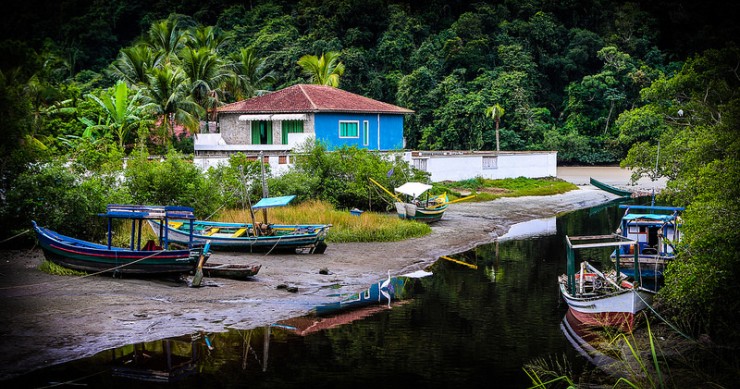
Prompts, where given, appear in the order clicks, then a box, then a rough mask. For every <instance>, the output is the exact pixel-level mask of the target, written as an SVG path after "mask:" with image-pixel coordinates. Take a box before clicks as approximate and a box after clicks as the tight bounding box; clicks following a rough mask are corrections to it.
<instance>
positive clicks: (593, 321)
mask: <svg viewBox="0 0 740 389" xmlns="http://www.w3.org/2000/svg"><path fill="white" fill-rule="evenodd" d="M565 239H566V243H567V250H568V252H567V254H568V264H567V274H564V275H561V276H560V277H559V278H558V282H559V284H560V294H561V296H562V297H563V300H565V302H566V303H567V304H568V308H569V309H570V310H571V311H572V314H573V316H574V317H576V318H577V319H578V320H579V321H580V322H581V323H583V324H586V325H593V326H606V327H616V328H619V329H621V330H623V331H626V332H630V331H632V328H633V327H634V320H635V314H637V313H638V312H640V311H641V310H643V309H645V308H646V307H647V306H648V305H649V304H650V303H651V302H652V300H653V296H654V295H655V293H656V290H654V289H649V288H646V287H643V285H641V284H640V283H639V280H634V279H632V280H630V279H628V277H627V276H626V275H624V273H621V272H617V271H616V270H613V271H611V272H609V273H606V274H605V273H602V272H601V271H599V270H598V269H596V268H595V267H594V266H592V265H591V264H590V263H588V262H586V261H583V262H581V268H580V272H578V273H576V271H575V251H576V250H578V249H586V248H588V249H594V248H600V247H607V248H608V247H615V246H616V247H621V246H630V245H636V244H637V242H636V241H634V240H629V239H626V238H624V237H622V236H619V235H598V236H582V237H577V236H574V237H569V236H566V237H565ZM636 261H637V260H636V257H635V263H637V262H636ZM635 267H637V265H635Z"/></svg>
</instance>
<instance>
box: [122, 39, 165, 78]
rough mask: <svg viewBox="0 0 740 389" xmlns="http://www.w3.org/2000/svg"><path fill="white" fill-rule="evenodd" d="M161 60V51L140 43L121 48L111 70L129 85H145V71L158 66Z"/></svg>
mask: <svg viewBox="0 0 740 389" xmlns="http://www.w3.org/2000/svg"><path fill="white" fill-rule="evenodd" d="M161 61H162V54H161V52H155V51H154V50H152V48H151V47H150V46H146V45H141V44H140V45H136V46H131V47H127V48H125V49H122V50H121V52H120V53H119V54H118V58H117V59H116V61H115V62H113V71H114V72H115V73H116V74H117V75H118V76H119V77H121V78H123V79H124V80H126V81H128V82H129V83H130V84H131V85H145V84H146V83H147V82H148V81H149V78H148V76H147V71H148V70H149V69H152V68H154V67H157V66H159V64H160V62H161Z"/></svg>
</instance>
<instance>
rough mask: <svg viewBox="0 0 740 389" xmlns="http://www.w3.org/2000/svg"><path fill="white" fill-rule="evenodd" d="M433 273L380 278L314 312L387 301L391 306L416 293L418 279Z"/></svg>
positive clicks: (332, 310)
mask: <svg viewBox="0 0 740 389" xmlns="http://www.w3.org/2000/svg"><path fill="white" fill-rule="evenodd" d="M431 274H432V273H430V272H426V271H423V270H420V271H417V272H413V273H408V274H404V275H401V276H397V277H391V276H390V273H389V274H388V278H386V279H383V280H380V281H378V282H376V283H374V284H372V285H370V287H368V288H367V289H366V290H364V291H362V292H359V293H352V294H350V295H349V296H346V297H345V298H343V299H341V300H340V301H337V302H333V303H327V304H324V305H319V306H317V307H315V308H314V309H313V310H312V312H313V313H315V314H317V315H328V314H333V313H336V312H339V311H343V310H347V309H357V308H360V307H365V306H368V305H378V304H382V303H387V304H388V307H390V305H391V302H392V301H394V300H402V299H405V298H408V297H410V296H411V295H413V293H414V288H415V287H416V286H418V284H417V282H416V280H418V279H420V278H423V277H426V276H429V275H431Z"/></svg>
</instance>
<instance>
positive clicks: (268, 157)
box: [262, 155, 270, 164]
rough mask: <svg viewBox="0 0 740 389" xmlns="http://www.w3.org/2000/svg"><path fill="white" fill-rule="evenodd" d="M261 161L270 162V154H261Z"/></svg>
mask: <svg viewBox="0 0 740 389" xmlns="http://www.w3.org/2000/svg"><path fill="white" fill-rule="evenodd" d="M262 163H268V164H269V163H270V156H269V155H263V156H262Z"/></svg>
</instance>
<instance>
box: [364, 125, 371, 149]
mask: <svg viewBox="0 0 740 389" xmlns="http://www.w3.org/2000/svg"><path fill="white" fill-rule="evenodd" d="M362 145H363V146H368V145H370V122H369V121H367V120H363V121H362Z"/></svg>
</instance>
